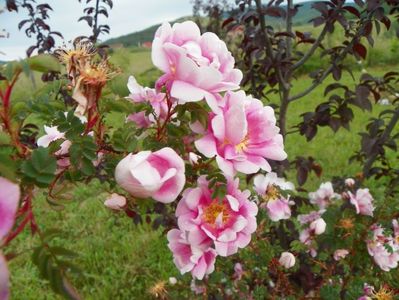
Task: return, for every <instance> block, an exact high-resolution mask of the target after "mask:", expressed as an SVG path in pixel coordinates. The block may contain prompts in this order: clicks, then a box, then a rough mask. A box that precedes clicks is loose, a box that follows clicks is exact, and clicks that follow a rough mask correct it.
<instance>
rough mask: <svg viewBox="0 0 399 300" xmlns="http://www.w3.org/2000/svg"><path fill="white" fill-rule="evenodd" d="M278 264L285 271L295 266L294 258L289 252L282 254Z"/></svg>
mask: <svg viewBox="0 0 399 300" xmlns="http://www.w3.org/2000/svg"><path fill="white" fill-rule="evenodd" d="M278 262H279V263H280V265H282V266H283V267H284V268H286V269H289V268H292V267H293V266H294V265H295V256H294V255H293V254H292V253H291V252H283V253H281V256H280V259H279V260H278Z"/></svg>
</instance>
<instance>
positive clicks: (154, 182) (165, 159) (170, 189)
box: [115, 147, 186, 203]
mask: <svg viewBox="0 0 399 300" xmlns="http://www.w3.org/2000/svg"><path fill="white" fill-rule="evenodd" d="M115 178H116V182H117V183H118V184H119V185H120V186H121V187H122V188H124V189H125V190H126V191H128V192H129V193H130V194H131V195H132V196H135V197H138V198H146V197H152V198H153V199H155V200H157V201H159V202H163V203H170V202H172V201H174V200H175V199H176V198H177V196H178V195H179V194H180V192H181V191H182V189H183V187H184V184H185V182H186V177H185V166H184V161H183V160H182V159H181V158H180V156H178V155H177V153H176V152H175V151H174V150H173V149H171V148H168V147H166V148H162V149H161V150H158V151H156V152H153V153H152V152H151V151H141V152H139V153H137V154H129V155H128V156H126V157H125V158H124V159H122V160H121V161H120V162H119V164H118V165H117V166H116V169H115Z"/></svg>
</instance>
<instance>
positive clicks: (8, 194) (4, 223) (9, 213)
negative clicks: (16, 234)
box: [0, 177, 20, 240]
mask: <svg viewBox="0 0 399 300" xmlns="http://www.w3.org/2000/svg"><path fill="white" fill-rule="evenodd" d="M0 191H1V192H0V240H2V239H3V238H4V237H5V236H6V235H7V233H8V232H9V231H10V230H11V228H12V226H13V225H14V219H15V214H16V212H17V209H18V202H19V198H20V190H19V186H18V185H17V184H15V183H13V182H11V181H9V180H8V179H5V178H3V177H0Z"/></svg>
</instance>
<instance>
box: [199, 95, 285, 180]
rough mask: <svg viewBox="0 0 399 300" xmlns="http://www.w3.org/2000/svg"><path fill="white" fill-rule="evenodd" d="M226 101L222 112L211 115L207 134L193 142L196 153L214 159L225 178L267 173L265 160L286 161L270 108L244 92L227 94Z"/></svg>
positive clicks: (274, 118)
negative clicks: (261, 172)
mask: <svg viewBox="0 0 399 300" xmlns="http://www.w3.org/2000/svg"><path fill="white" fill-rule="evenodd" d="M225 100H226V105H225V106H224V108H223V110H222V111H220V112H219V113H217V114H214V113H211V114H210V119H209V126H208V133H207V134H206V135H205V136H204V137H202V138H201V139H200V140H198V141H196V142H195V146H196V147H197V149H198V151H199V152H201V153H202V154H203V155H205V156H206V157H208V158H211V157H214V156H216V162H217V164H218V166H219V168H220V169H221V170H222V171H223V172H224V173H225V174H227V175H228V176H234V174H235V173H236V171H239V172H242V173H245V174H252V173H256V172H258V171H259V169H263V170H265V171H268V172H270V171H271V167H270V165H269V163H268V162H267V160H266V159H271V160H284V159H285V158H286V157H287V154H286V153H285V152H284V145H283V137H282V136H281V134H279V131H280V129H279V128H278V127H277V126H276V117H275V116H274V110H273V108H271V107H270V106H263V104H262V102H261V101H259V100H257V99H254V98H252V97H250V96H246V95H245V93H244V92H243V91H239V92H227V93H226V94H225Z"/></svg>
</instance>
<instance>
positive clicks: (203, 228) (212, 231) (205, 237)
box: [176, 176, 258, 256]
mask: <svg viewBox="0 0 399 300" xmlns="http://www.w3.org/2000/svg"><path fill="white" fill-rule="evenodd" d="M238 184H239V181H238V179H236V180H233V179H228V181H227V193H226V196H225V198H224V199H213V198H212V190H210V189H209V187H208V182H207V181H206V179H205V177H204V176H201V177H200V178H199V179H198V186H197V187H195V188H188V189H186V190H185V191H184V193H183V198H182V200H181V201H180V202H179V204H178V205H177V209H176V216H177V217H178V224H179V228H180V229H181V230H184V231H187V232H188V235H187V239H188V241H189V242H190V243H192V244H194V245H198V244H201V243H203V242H204V241H212V242H213V243H214V245H215V249H216V252H217V254H218V255H221V256H229V255H232V254H234V253H236V252H237V251H238V248H244V247H246V246H247V245H248V244H249V242H250V241H251V234H252V233H253V232H255V230H256V226H257V225H256V214H257V212H258V208H257V206H256V204H255V203H254V202H251V201H250V200H249V199H248V197H249V196H250V192H249V191H248V190H246V191H244V192H241V191H240V190H239V189H238Z"/></svg>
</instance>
